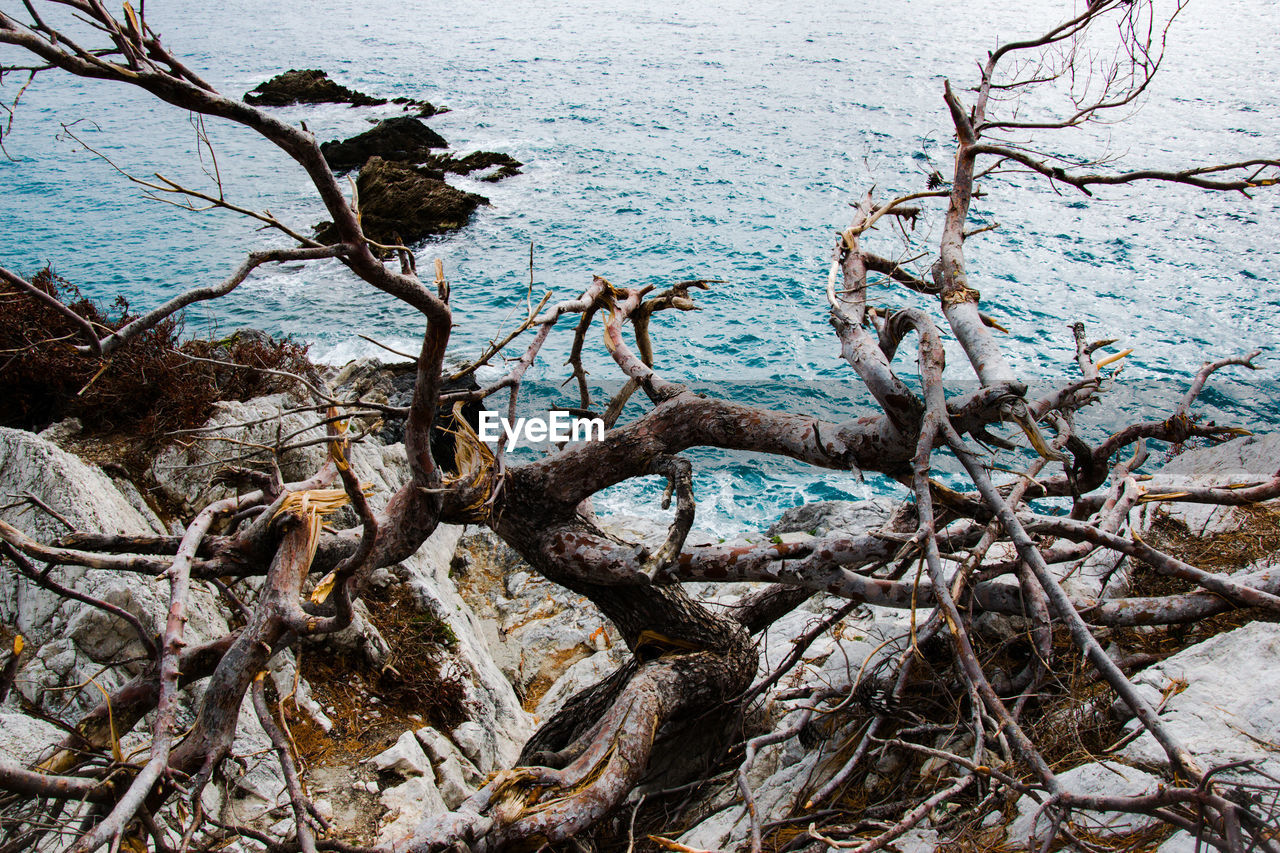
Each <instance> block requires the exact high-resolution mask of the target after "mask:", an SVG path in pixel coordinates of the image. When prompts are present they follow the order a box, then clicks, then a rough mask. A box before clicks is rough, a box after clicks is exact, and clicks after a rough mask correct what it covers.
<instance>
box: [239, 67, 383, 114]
mask: <svg viewBox="0 0 1280 853" xmlns="http://www.w3.org/2000/svg"><path fill="white" fill-rule="evenodd" d="M244 100H245V103H247V104H253V105H254V106H255V107H284V106H288V105H289V104H351V105H352V106H356V107H377V106H381V105H382V104H385V103H386V102H387V99H386V98H375V97H373V96H371V95H366V94H364V93H362V92H357V91H354V90H352V89H348V88H347V87H346V86H342V85H339V84H338V83H335V82H334V81H332V80H330V79H329V75H328V74H326V73H325V72H324V71H321V70H320V69H319V68H307V69H303V70H300V71H299V70H297V69H291V70H289V71H286V72H284V73H283V74H277V75H276V76H275V77H272V78H271V79H270V80H268V81H267V82H265V83H260V84H259V85H258V86H256V87H255V88H254V89H252V90H251V91H249V92H247V93H245V96H244Z"/></svg>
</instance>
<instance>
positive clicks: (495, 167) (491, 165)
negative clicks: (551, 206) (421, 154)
mask: <svg viewBox="0 0 1280 853" xmlns="http://www.w3.org/2000/svg"><path fill="white" fill-rule="evenodd" d="M429 164H430V165H435V166H437V167H438V168H440V169H442V170H444V171H446V172H453V173H454V174H457V175H470V174H471V173H473V172H482V171H483V172H486V174H483V175H480V176H478V179H479V180H481V181H488V182H490V183H496V182H498V181H500V180H502V179H503V178H509V177H511V176H512V175H518V174H520V167H521V166H523V165H524V164H523V163H521V162H520V161H519V160H517V159H516V158H514V157H512V156H511V155H510V154H502V153H499V152H496V151H473V152H472V153H470V154H468V155H467V156H465V157H458V158H454V157H449V156H448V155H445V156H444V157H441V156H439V155H437V156H436V157H435V158H433V159H432V161H430V162H429Z"/></svg>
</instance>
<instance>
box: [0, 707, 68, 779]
mask: <svg viewBox="0 0 1280 853" xmlns="http://www.w3.org/2000/svg"><path fill="white" fill-rule="evenodd" d="M63 736H64V735H63V732H62V730H61V729H59V728H58V727H57V726H55V725H53V724H51V723H46V722H45V721H44V720H37V719H36V718H35V717H28V716H27V715H26V714H8V713H0V759H4V760H6V761H11V762H13V763H15V764H20V765H22V766H24V767H25V766H27V765H30V764H35V763H36V762H38V761H41V760H43V759H44V758H46V757H48V755H49V754H51V753H52V748H53V747H54V746H55V745H56V744H58V743H59V742H60V741H61V740H62V738H63Z"/></svg>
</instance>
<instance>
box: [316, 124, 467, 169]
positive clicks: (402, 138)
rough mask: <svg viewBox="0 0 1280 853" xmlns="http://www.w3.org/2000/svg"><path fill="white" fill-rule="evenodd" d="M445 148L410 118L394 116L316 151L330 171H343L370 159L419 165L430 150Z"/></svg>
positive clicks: (439, 137) (442, 141) (429, 131)
mask: <svg viewBox="0 0 1280 853" xmlns="http://www.w3.org/2000/svg"><path fill="white" fill-rule="evenodd" d="M448 147H449V143H447V142H445V141H444V137H442V136H441V135H440V134H438V133H436V132H435V131H434V130H432V129H431V128H429V127H427V126H426V125H425V124H423V123H422V122H420V121H418V120H417V119H416V118H414V117H413V116H398V117H397V118H389V119H387V120H386V121H380V122H378V126H377V127H375V128H373V129H372V130H366V131H365V132H364V133H361V134H359V135H358V136H353V137H351V138H350V139H348V140H345V141H343V142H339V141H337V140H334V141H332V142H325V143H323V144H322V145H321V146H320V152H321V153H322V154H324V159H325V160H327V161H329V167H330V168H331V169H333V170H334V171H335V172H346V171H349V170H351V169H359V168H360V167H361V166H363V165H364V164H365V161H367V160H368V159H369V158H370V157H381V158H382V159H383V160H396V161H400V162H407V163H422V162H424V161H425V160H427V159H428V158H430V157H431V149H433V148H448Z"/></svg>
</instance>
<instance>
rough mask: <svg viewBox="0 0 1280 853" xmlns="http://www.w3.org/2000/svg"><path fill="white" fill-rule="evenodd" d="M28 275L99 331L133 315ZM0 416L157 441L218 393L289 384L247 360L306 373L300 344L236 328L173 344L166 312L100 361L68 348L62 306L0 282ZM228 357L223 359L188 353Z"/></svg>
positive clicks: (241, 396)
mask: <svg viewBox="0 0 1280 853" xmlns="http://www.w3.org/2000/svg"><path fill="white" fill-rule="evenodd" d="M32 283H33V284H35V285H36V286H37V287H40V288H41V289H43V290H44V291H45V292H46V293H49V294H51V295H53V296H56V297H58V298H59V299H61V300H62V301H63V302H64V303H66V304H67V305H69V306H70V307H71V308H72V309H73V310H74V311H76V312H77V313H79V314H80V315H81V316H83V317H85V318H86V319H87V320H89V322H90V323H92V324H93V325H94V326H95V327H99V328H101V329H102V330H103V331H104V333H105V330H107V329H117V328H119V327H120V326H122V325H123V324H124V323H127V322H128V321H129V320H130V319H132V315H131V314H130V313H129V304H128V302H126V301H125V300H124V299H123V298H122V297H116V300H115V302H114V303H112V305H111V306H110V308H109V309H104V308H103V307H102V306H100V305H98V304H96V303H94V302H93V301H91V300H89V299H86V298H84V296H83V295H82V294H81V293H80V291H79V289H78V288H77V287H76V286H75V285H74V284H71V283H70V282H68V281H66V280H65V279H62V278H60V277H59V276H57V275H55V274H54V273H53V272H52V271H51V270H49V269H47V268H46V269H44V270H41V271H40V272H39V273H38V274H37V275H36V276H35V278H34V279H32ZM0 306H2V307H3V316H4V322H3V323H0V399H3V400H4V401H5V405H4V407H3V409H2V410H0V424H3V425H5V426H17V427H23V428H26V429H42V428H44V427H46V426H48V425H49V424H51V423H54V422H56V421H59V420H62V419H63V418H68V417H76V418H79V419H80V420H81V422H82V423H83V424H84V427H85V429H86V430H87V431H89V432H93V433H99V434H105V433H117V432H122V431H126V430H127V431H128V432H130V433H131V434H132V435H133V436H134V437H135V438H138V439H141V440H143V441H144V442H146V443H154V442H155V441H156V440H158V439H159V438H161V437H162V436H163V434H164V433H165V432H167V431H170V430H175V429H182V428H184V427H190V426H196V425H199V424H201V423H203V422H204V420H205V419H206V418H207V417H208V416H209V413H210V410H211V408H212V406H213V404H214V403H215V402H217V401H219V400H247V399H249V398H251V397H255V396H259V395H262V394H268V393H272V392H274V391H278V390H282V389H283V388H284V387H286V385H288V384H289V383H290V380H288V379H287V378H285V377H280V376H276V375H273V374H270V373H266V372H263V371H262V370H257V369H254V368H269V369H275V370H284V371H288V372H292V373H299V374H305V373H306V372H308V371H309V370H310V363H309V362H308V361H307V357H306V347H305V346H303V345H300V344H296V343H293V342H291V341H271V340H269V339H267V338H266V337H265V336H258V335H239V334H237V335H233V336H231V337H230V338H228V339H226V340H223V341H203V340H191V341H186V342H180V336H181V323H180V321H179V320H176V319H169V320H165V321H163V322H161V323H159V324H158V325H156V326H155V327H154V328H152V329H150V330H149V331H147V332H145V333H143V334H142V335H141V336H139V337H138V338H137V339H136V340H134V341H133V342H131V343H130V345H129V346H127V347H123V348H122V349H120V350H118V351H117V352H115V353H114V354H112V355H111V356H110V357H108V358H107V359H105V360H98V359H92V358H86V357H84V356H83V355H81V354H79V353H77V352H76V351H75V349H74V346H75V345H76V344H80V343H83V341H82V340H81V339H79V338H78V336H77V330H76V328H75V327H74V325H73V324H72V323H71V322H70V321H69V320H68V319H67V318H66V317H65V316H63V315H62V314H60V313H59V312H57V311H55V310H53V309H52V308H50V307H48V306H47V305H45V304H43V303H41V302H39V301H38V300H36V299H35V298H33V297H31V296H30V295H28V294H26V293H25V292H21V291H17V290H15V289H12V288H5V289H3V290H0ZM183 354H186V355H188V356H195V357H198V358H209V359H216V360H219V361H225V362H231V363H233V364H234V365H238V366H230V365H227V366H224V365H218V364H211V363H208V362H200V361H192V360H191V359H189V358H185V357H183Z"/></svg>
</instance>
